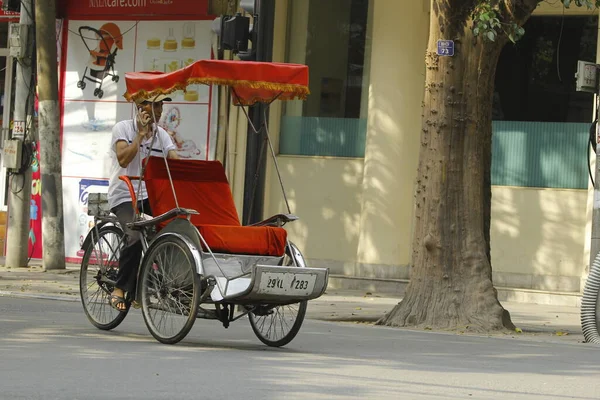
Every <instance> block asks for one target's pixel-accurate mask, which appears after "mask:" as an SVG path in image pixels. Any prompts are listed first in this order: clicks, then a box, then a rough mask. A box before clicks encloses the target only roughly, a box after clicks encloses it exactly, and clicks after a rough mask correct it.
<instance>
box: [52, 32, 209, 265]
mask: <svg viewBox="0 0 600 400" xmlns="http://www.w3.org/2000/svg"><path fill="white" fill-rule="evenodd" d="M211 26H212V22H211V21H209V20H200V21H128V20H112V21H108V20H107V21H102V20H86V21H74V20H72V21H68V25H66V27H65V28H66V29H68V33H67V35H68V37H67V48H66V67H65V72H64V86H63V90H64V91H63V94H64V113H63V121H62V123H63V141H62V153H63V167H62V168H63V192H64V210H65V211H64V212H65V221H77V223H71V224H65V246H66V248H65V251H66V256H67V259H68V260H69V261H71V262H79V261H80V259H81V256H82V252H81V249H80V246H81V243H82V242H83V239H84V238H85V236H86V235H87V233H88V231H89V229H90V228H91V224H92V221H93V218H92V217H89V216H88V215H87V194H88V193H90V192H93V191H105V190H106V189H107V186H108V179H109V177H110V171H111V168H112V160H111V151H112V150H111V148H110V143H111V137H112V128H113V126H114V125H115V123H117V122H119V121H123V120H131V119H132V118H133V111H134V107H133V105H132V104H131V103H128V102H127V101H126V100H125V99H124V97H123V94H124V93H125V91H126V85H125V72H129V71H162V72H170V71H175V70H177V69H179V68H182V67H185V66H186V65H189V64H190V63H192V62H194V61H196V60H199V59H209V58H211V37H212V35H213V33H212V30H211ZM215 93H216V91H212V90H211V89H210V87H209V86H206V85H197V86H189V87H188V88H187V90H186V91H178V92H176V93H173V94H172V95H171V98H172V101H171V102H165V103H164V106H163V113H162V116H161V118H160V120H159V121H158V123H159V125H160V126H162V127H163V128H164V129H165V130H166V131H167V132H168V133H169V135H170V136H171V139H172V141H173V143H174V144H175V145H176V147H177V150H176V151H177V153H178V155H179V157H181V158H184V159H202V160H206V159H209V158H210V156H211V154H213V152H212V149H214V147H215V143H214V142H215V137H214V136H215V133H214V132H216V129H215V124H214V121H211V120H210V110H211V107H212V104H213V102H214V94H215ZM211 132H213V134H212V136H211ZM211 139H212V140H211Z"/></svg>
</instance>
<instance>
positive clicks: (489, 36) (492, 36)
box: [487, 31, 496, 42]
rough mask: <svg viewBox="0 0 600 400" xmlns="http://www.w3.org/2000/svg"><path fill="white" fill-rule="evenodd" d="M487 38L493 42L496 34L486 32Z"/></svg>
mask: <svg viewBox="0 0 600 400" xmlns="http://www.w3.org/2000/svg"><path fill="white" fill-rule="evenodd" d="M487 37H488V39H490V40H491V41H492V42H493V41H494V40H495V39H496V32H494V31H487Z"/></svg>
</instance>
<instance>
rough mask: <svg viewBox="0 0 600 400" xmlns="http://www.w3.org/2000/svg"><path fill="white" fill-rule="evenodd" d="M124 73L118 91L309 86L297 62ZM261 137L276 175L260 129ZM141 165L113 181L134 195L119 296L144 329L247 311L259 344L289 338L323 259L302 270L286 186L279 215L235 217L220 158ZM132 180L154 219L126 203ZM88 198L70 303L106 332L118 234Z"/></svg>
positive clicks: (160, 330)
mask: <svg viewBox="0 0 600 400" xmlns="http://www.w3.org/2000/svg"><path fill="white" fill-rule="evenodd" d="M125 80H126V84H127V92H126V93H125V97H126V98H127V99H128V100H134V99H135V98H136V97H137V96H144V97H148V96H158V95H160V94H169V93H172V92H174V91H175V90H182V89H185V87H186V86H187V85H189V84H207V85H210V84H217V85H226V86H227V87H229V90H230V92H231V96H232V101H233V103H234V105H239V106H246V105H251V104H253V103H255V102H257V101H261V102H264V103H267V104H270V103H271V102H273V101H274V100H276V99H280V100H291V99H295V98H301V99H303V98H305V96H306V95H307V94H308V85H307V84H308V68H307V67H306V66H304V65H297V64H278V63H264V62H253V63H245V62H237V61H223V60H201V61H197V62H195V63H194V64H191V65H189V66H187V67H185V68H183V69H181V70H178V71H175V72H171V73H157V72H134V73H127V74H125ZM244 112H245V111H244ZM246 116H247V114H246ZM255 131H256V129H255ZM155 137H156V135H155ZM266 137H267V140H268V143H269V147H270V148H271V153H272V155H273V160H274V162H275V167H276V170H277V174H278V175H279V180H280V183H281V175H280V172H279V168H278V166H277V161H276V159H275V157H274V155H275V154H274V151H273V148H272V146H271V142H270V140H269V139H268V131H266ZM141 171H142V173H141V176H139V177H133V176H122V177H120V179H122V180H124V181H125V182H126V183H127V185H128V188H129V191H130V195H131V198H132V200H133V204H134V214H135V219H134V222H133V223H131V224H130V227H131V228H132V229H136V230H139V231H141V232H142V234H143V235H142V236H143V239H142V246H143V255H142V259H141V262H140V268H139V272H138V276H137V289H136V293H135V294H134V295H133V298H130V299H131V300H135V301H136V302H137V303H138V304H140V305H141V310H142V315H143V318H144V321H145V324H146V326H147V328H148V330H149V331H150V333H151V334H152V336H154V338H156V339H157V340H158V341H159V342H162V343H167V344H174V343H177V342H179V341H180V340H182V339H183V338H184V337H185V336H186V335H187V334H188V333H189V331H190V330H191V328H192V326H193V324H194V322H195V320H196V319H197V318H203V319H215V320H218V321H220V322H221V323H222V324H223V326H224V327H225V328H227V327H228V326H229V324H230V323H231V322H233V321H236V320H238V319H240V318H242V317H244V316H248V319H249V321H250V325H251V327H252V330H253V331H254V333H255V334H256V336H257V337H258V338H259V339H260V340H261V341H262V342H263V343H265V344H267V345H269V346H276V347H278V346H284V345H286V344H288V343H289V342H290V341H291V340H292V339H293V338H294V337H295V336H296V334H297V333H298V331H299V329H300V327H301V325H302V322H303V320H304V317H305V314H306V308H307V302H308V300H311V299H315V298H317V297H319V296H321V295H322V294H323V293H324V291H325V289H326V287H327V282H328V277H329V276H328V270H327V269H325V268H309V267H307V265H306V262H305V259H304V257H303V256H302V253H301V252H300V250H299V249H298V248H297V247H296V246H295V245H294V244H293V243H292V242H291V241H290V240H289V239H288V237H287V232H286V230H285V229H284V228H283V226H284V225H285V224H287V223H289V222H291V221H294V220H296V219H297V217H296V216H295V215H293V214H291V211H290V209H289V204H288V201H287V197H285V191H283V194H284V197H285V199H286V204H287V207H288V213H287V214H277V215H274V216H272V217H270V218H268V219H266V220H264V221H262V222H259V223H255V224H253V225H250V226H242V224H241V223H240V221H239V218H238V214H237V211H236V208H235V204H234V201H233V197H232V193H231V189H230V186H229V183H228V180H227V177H226V174H225V170H224V168H223V165H222V164H221V162H219V161H199V160H174V159H169V160H167V157H166V155H164V156H163V157H162V158H161V157H148V158H147V159H145V160H144V161H143V163H142V169H141ZM136 180H143V181H144V182H145V184H146V189H147V192H148V198H149V201H150V207H151V209H152V211H153V215H156V216H154V217H149V216H147V215H145V214H144V213H143V210H138V209H137V208H136V207H135V205H136V192H135V189H134V186H135V185H134V182H135V181H136ZM137 186H138V187H139V186H141V185H137ZM281 188H282V190H283V184H282V185H281ZM88 201H89V206H88V207H89V211H88V213H89V214H91V215H94V222H95V224H94V227H93V229H91V230H90V232H89V234H88V235H87V237H86V239H85V241H84V243H83V246H82V249H83V250H84V255H83V260H82V262H81V273H80V294H81V300H82V304H83V309H84V311H85V314H86V315H87V317H88V319H89V320H90V322H91V323H92V324H93V325H94V326H96V327H97V328H99V329H103V330H110V329H113V328H115V327H117V326H118V325H119V324H120V323H121V322H122V321H123V320H124V318H125V317H126V315H127V312H128V311H129V309H130V308H129V307H128V308H127V310H126V311H122V312H119V311H117V310H115V309H113V308H112V307H110V305H109V302H108V297H109V296H110V294H111V293H112V291H113V289H114V284H115V277H116V273H117V271H118V268H119V263H118V260H119V254H120V251H121V249H122V246H123V244H124V234H123V230H122V229H121V227H120V226H119V223H118V221H117V219H116V216H115V215H114V214H112V213H110V211H109V210H108V209H107V208H108V206H107V201H106V194H95V195H93V194H90V197H89V200H88Z"/></svg>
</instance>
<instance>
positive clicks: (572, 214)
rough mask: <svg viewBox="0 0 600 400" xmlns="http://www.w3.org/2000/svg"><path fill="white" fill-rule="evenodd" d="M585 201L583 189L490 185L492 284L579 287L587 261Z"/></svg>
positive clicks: (576, 289)
mask: <svg viewBox="0 0 600 400" xmlns="http://www.w3.org/2000/svg"><path fill="white" fill-rule="evenodd" d="M586 205H587V191H586V190H566V189H565V190H556V189H537V188H522V187H505V186H494V187H493V188H492V232H491V246H492V266H493V271H494V283H495V284H496V285H497V286H519V287H528V288H535V289H544V290H573V291H578V290H579V277H580V276H581V274H582V272H583V268H584V265H585V262H584V252H583V248H584V243H585V236H586V235H585V227H586V223H587V220H586Z"/></svg>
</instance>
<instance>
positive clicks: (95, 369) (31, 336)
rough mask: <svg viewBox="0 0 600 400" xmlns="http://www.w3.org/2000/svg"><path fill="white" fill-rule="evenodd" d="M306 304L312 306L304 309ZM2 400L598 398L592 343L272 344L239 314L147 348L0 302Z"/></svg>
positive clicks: (441, 339) (400, 334) (59, 307)
mask: <svg viewBox="0 0 600 400" xmlns="http://www.w3.org/2000/svg"><path fill="white" fill-rule="evenodd" d="M309 306H310V305H309ZM0 360H1V363H0V399H7V400H8V399H10V400H16V399H28V400H29V399H32V400H33V399H35V400H37V399H53V400H55V399H111V398H119V399H174V398H177V399H244V400H253V399H266V400H269V399H286V400H287V399H303V400H306V399H311V400H312V399H350V398H361V399H504V400H506V399H544V400H546V399H566V398H569V399H598V398H600V348H598V347H597V346H593V345H586V344H568V343H566V344H564V343H553V342H536V341H522V340H518V339H511V338H510V337H507V338H498V337H496V338H488V337H478V336H458V335H453V334H440V333H432V332H416V331H409V330H399V329H391V328H382V327H373V326H366V325H358V324H350V323H331V322H320V321H313V320H306V321H305V323H304V325H303V327H302V329H301V330H300V333H299V334H298V336H297V337H296V339H294V341H292V342H291V343H290V344H289V345H287V346H286V347H284V348H280V349H274V348H269V347H267V346H265V345H263V344H262V343H261V342H259V341H258V339H257V338H256V337H255V336H254V334H253V332H252V330H251V328H250V324H249V323H248V321H247V320H246V319H241V320H239V321H236V322H234V323H233V324H232V325H231V326H230V327H229V329H224V328H223V327H222V326H221V325H220V323H218V322H217V321H205V320H198V321H197V322H196V324H195V325H194V328H193V329H192V331H191V332H190V334H189V335H188V336H187V338H186V339H184V341H182V342H180V343H179V344H177V345H174V346H169V345H162V344H160V343H158V342H156V341H155V340H154V339H153V338H152V336H151V335H150V334H149V332H148V331H147V329H146V326H145V325H144V322H143V319H142V317H141V313H140V312H139V311H138V310H133V312H132V313H130V315H128V317H127V319H126V320H125V321H124V322H123V323H122V324H121V326H119V327H118V328H117V329H116V330H114V331H112V332H104V331H99V330H97V329H96V328H94V327H93V326H91V324H89V322H88V321H87V319H86V317H85V315H84V314H83V311H82V309H81V306H80V304H79V303H74V302H62V301H52V300H36V299H17V298H10V297H0Z"/></svg>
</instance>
